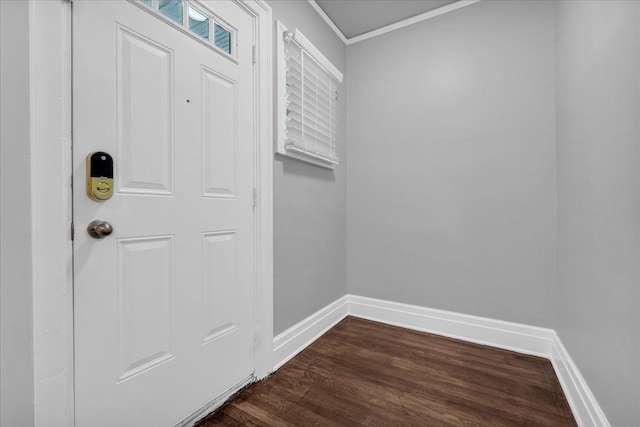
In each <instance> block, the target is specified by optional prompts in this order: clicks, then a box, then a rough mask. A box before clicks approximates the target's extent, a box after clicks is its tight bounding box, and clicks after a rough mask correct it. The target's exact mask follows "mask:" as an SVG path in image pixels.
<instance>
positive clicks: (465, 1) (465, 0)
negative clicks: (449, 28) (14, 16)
mask: <svg viewBox="0 0 640 427" xmlns="http://www.w3.org/2000/svg"><path fill="white" fill-rule="evenodd" d="M307 1H308V2H309V4H310V5H311V7H313V9H314V10H315V11H316V12H317V13H318V15H320V17H321V18H322V19H323V20H324V22H326V23H327V25H328V26H329V27H330V28H331V29H332V30H333V31H334V32H335V33H336V35H337V36H338V37H339V38H340V40H342V42H343V43H344V44H346V45H347V46H349V45H352V44H354V43H358V42H361V41H364V40H368V39H370V38H372V37H377V36H380V35H382V34H386V33H389V32H391V31H395V30H399V29H400V28H404V27H407V26H409V25H413V24H417V23H418V22H422V21H425V20H427V19H430V18H434V17H436V16H439V15H442V14H444V13H448V12H452V11H454V10H457V9H460V8H462V7H465V6H470V5H472V4H474V3H478V2H479V1H481V0H459V1H457V2H455V3H451V4H448V5H446V6H442V7H439V8H437V9H433V10H430V11H428V12H425V13H421V14H420V15H416V16H412V17H411V18H407V19H403V20H402V21H398V22H395V23H393V24H389V25H386V26H384V27H380V28H378V29H376V30H373V31H369V32H367V33H364V34H360V35H359V36H355V37H351V38H347V37H346V36H345V35H344V34H343V33H342V31H340V29H339V28H338V26H337V25H336V24H335V23H334V22H333V21H332V20H331V18H329V16H328V15H327V14H326V13H325V12H324V10H322V8H321V7H320V5H319V4H318V3H317V2H316V0H307Z"/></svg>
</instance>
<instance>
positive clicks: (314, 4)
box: [307, 0, 349, 45]
mask: <svg viewBox="0 0 640 427" xmlns="http://www.w3.org/2000/svg"><path fill="white" fill-rule="evenodd" d="M307 1H308V2H309V4H310V5H311V7H312V8H313V10H315V11H316V12H318V15H320V17H321V18H322V19H323V20H324V22H326V23H327V25H328V26H329V27H330V28H331V29H332V30H333V32H334V33H336V35H337V36H338V37H339V38H340V40H342V43H344V44H346V45H348V44H349V40H348V39H347V38H346V37H345V35H344V34H342V31H340V28H338V27H337V26H336V24H334V23H333V21H332V20H331V18H329V15H327V14H326V13H324V10H322V8H321V7H320V5H319V4H318V3H317V2H316V0H307Z"/></svg>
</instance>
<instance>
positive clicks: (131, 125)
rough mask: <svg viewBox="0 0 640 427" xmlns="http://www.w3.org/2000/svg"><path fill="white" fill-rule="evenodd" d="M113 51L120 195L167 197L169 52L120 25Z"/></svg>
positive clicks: (170, 102) (169, 172)
mask: <svg viewBox="0 0 640 427" xmlns="http://www.w3.org/2000/svg"><path fill="white" fill-rule="evenodd" d="M116 47H117V54H116V58H117V76H116V78H117V110H118V114H117V126H118V144H117V157H116V159H117V166H118V167H117V168H116V171H117V179H116V185H117V188H118V191H119V192H120V193H134V194H151V195H171V194H172V193H173V175H174V172H173V171H174V158H173V152H174V111H173V89H174V88H173V86H174V70H173V52H172V51H171V49H169V48H166V47H164V46H162V45H161V44H159V43H156V42H154V41H153V40H151V39H148V38H146V37H144V36H143V35H141V34H138V33H135V32H133V31H131V30H129V29H127V28H124V27H121V26H118V27H117V45H116Z"/></svg>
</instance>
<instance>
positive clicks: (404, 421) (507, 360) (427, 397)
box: [199, 317, 577, 427]
mask: <svg viewBox="0 0 640 427" xmlns="http://www.w3.org/2000/svg"><path fill="white" fill-rule="evenodd" d="M239 425H242V426H264V427H270V426H278V427H279V426H303V427H307V426H323V427H332V426H336V427H339V426H376V427H385V426H430V427H431V426H433V427H441V426H442V427H445V426H446V427H451V426H491V427H497V426H505V427H512V426H549V427H557V426H576V425H577V424H576V422H575V419H574V417H573V415H572V413H571V410H570V408H569V404H568V402H567V400H566V398H565V396H564V394H563V392H562V388H561V386H560V383H559V381H558V378H557V377H556V375H555V372H554V371H553V367H552V365H551V363H550V362H549V361H548V360H546V359H543V358H539V357H534V356H527V355H522V354H518V353H515V352H511V351H506V350H501V349H496V348H492V347H487V346H482V345H478V344H472V343H468V342H464V341H460V340H456V339H452V338H446V337H441V336H437V335H433V334H427V333H423V332H417V331H411V330H407V329H403V328H398V327H395V326H389V325H384V324H380V323H376V322H371V321H368V320H363V319H358V318H354V317H347V318H346V319H344V320H343V321H342V322H340V323H339V324H338V325H336V326H335V327H334V328H332V329H331V330H330V331H329V332H327V333H326V334H325V335H323V336H322V337H320V338H319V339H318V340H317V341H316V342H314V343H313V344H312V345H311V346H309V347H308V348H306V349H305V350H304V351H303V352H301V353H300V354H299V355H297V356H296V357H294V358H293V359H291V360H290V361H289V362H288V363H287V364H285V365H284V366H283V367H282V368H280V369H279V370H278V371H277V372H276V373H274V374H273V375H271V376H270V377H268V378H266V379H265V380H263V381H260V382H258V383H256V384H254V385H252V386H250V387H248V388H247V389H246V390H244V391H243V392H242V393H241V394H240V395H239V396H237V397H236V398H235V399H234V400H232V401H231V402H229V403H227V404H226V405H225V406H224V407H222V408H220V409H219V410H218V411H216V412H215V413H214V414H212V415H211V416H209V417H208V418H206V419H205V420H203V421H201V423H200V424H199V427H213V426H231V427H233V426H239Z"/></svg>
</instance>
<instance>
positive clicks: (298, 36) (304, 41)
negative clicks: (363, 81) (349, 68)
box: [277, 21, 344, 83]
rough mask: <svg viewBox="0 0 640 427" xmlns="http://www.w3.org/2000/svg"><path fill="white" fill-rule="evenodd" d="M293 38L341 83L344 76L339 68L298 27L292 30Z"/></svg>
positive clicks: (280, 24) (279, 23)
mask: <svg viewBox="0 0 640 427" xmlns="http://www.w3.org/2000/svg"><path fill="white" fill-rule="evenodd" d="M277 22H278V25H279V26H283V27H284V24H282V23H281V22H280V21H277ZM285 31H286V28H285ZM293 40H294V41H295V42H296V43H298V45H300V47H301V48H302V49H303V50H304V51H305V52H306V53H307V54H309V55H310V56H311V57H312V58H313V59H314V60H315V61H316V62H317V63H318V64H320V66H321V67H323V68H324V69H325V70H326V71H327V72H328V73H329V74H331V75H332V77H333V78H334V79H336V80H337V81H338V82H339V83H342V79H343V78H344V75H343V74H342V73H341V72H340V70H338V68H337V67H336V66H335V65H333V64H332V63H331V61H329V60H328V59H327V57H326V56H324V55H323V54H322V52H320V50H318V48H317V47H315V46H314V45H313V43H311V42H310V41H309V39H308V38H306V37H305V36H304V34H302V32H300V30H299V29H298V28H296V29H295V30H293ZM279 42H280V41H279V40H278V43H279Z"/></svg>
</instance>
